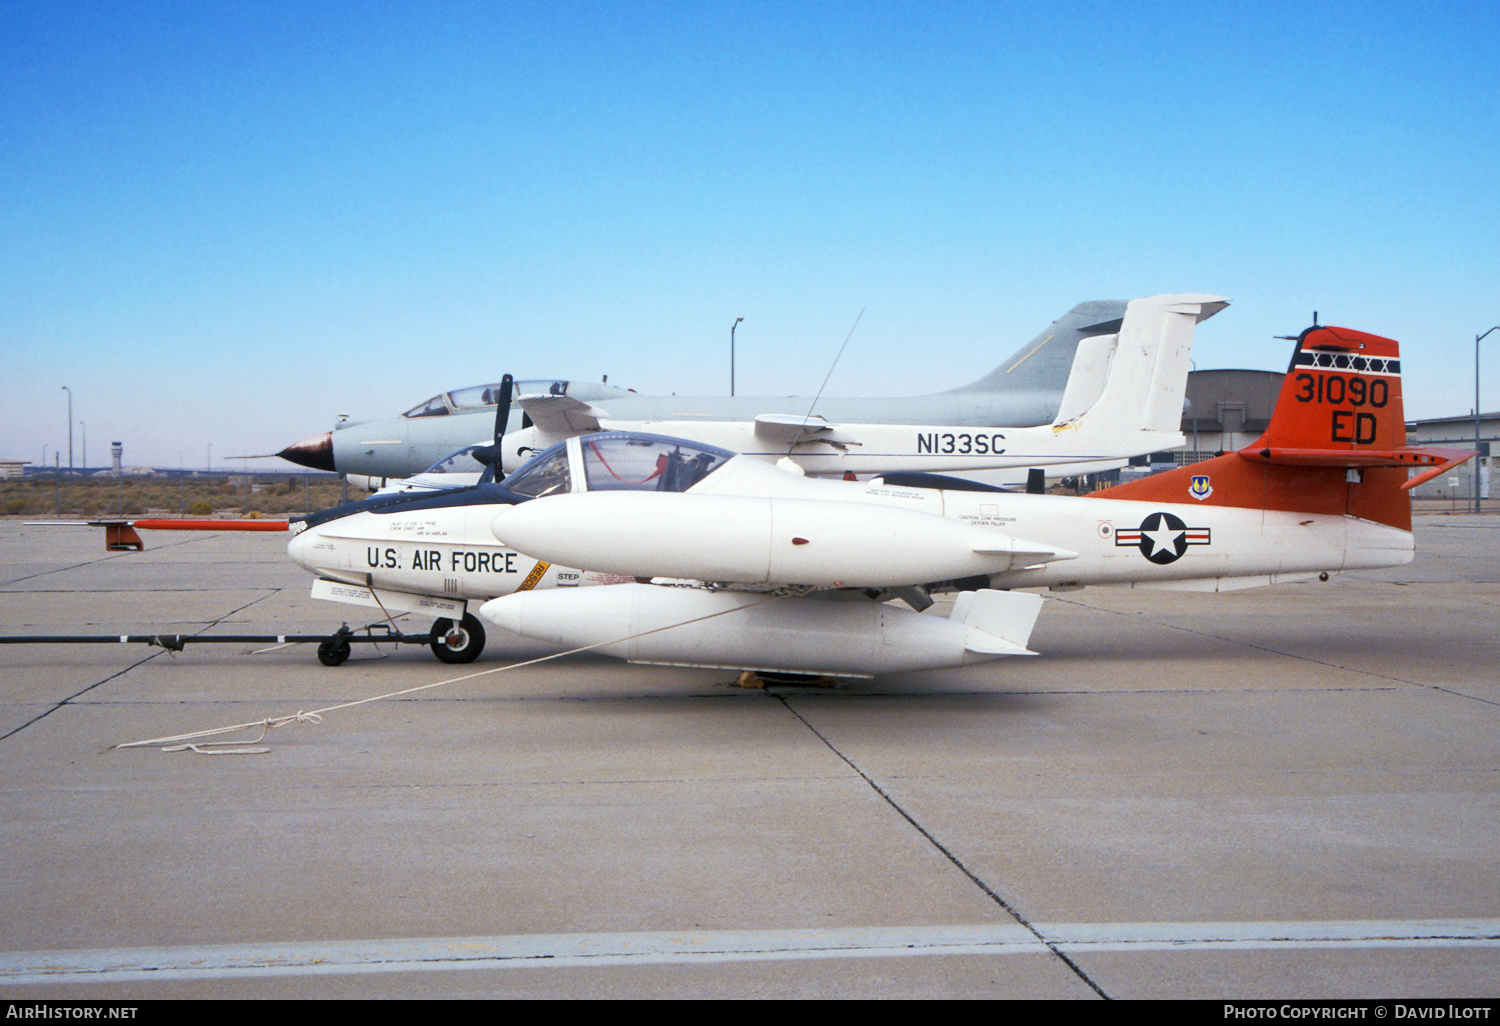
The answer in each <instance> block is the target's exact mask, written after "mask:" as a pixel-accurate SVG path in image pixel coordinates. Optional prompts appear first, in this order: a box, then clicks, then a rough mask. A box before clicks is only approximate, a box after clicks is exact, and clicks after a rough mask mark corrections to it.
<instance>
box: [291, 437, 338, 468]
mask: <svg viewBox="0 0 1500 1026" xmlns="http://www.w3.org/2000/svg"><path fill="white" fill-rule="evenodd" d="M276 455H277V456H280V457H281V458H282V459H284V460H287V461H288V462H291V463H295V464H297V465H298V466H299V467H307V468H309V469H310V470H326V471H328V473H330V474H337V473H338V468H337V467H336V466H334V463H333V432H332V431H325V432H323V433H322V434H321V435H313V436H312V437H311V438H304V439H303V440H302V441H300V442H298V443H297V444H296V445H289V446H287V447H286V448H285V449H283V450H281V451H280V452H278V453H277V454H276Z"/></svg>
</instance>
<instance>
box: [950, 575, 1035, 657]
mask: <svg viewBox="0 0 1500 1026" xmlns="http://www.w3.org/2000/svg"><path fill="white" fill-rule="evenodd" d="M1041 611H1042V596H1040V595H1035V594H1032V593H1031V592H1024V591H991V590H989V589H984V590H982V591H965V592H962V593H960V594H959V596H958V599H957V601H955V602H954V603H953V612H952V613H950V614H949V616H948V619H950V620H954V621H956V622H958V623H962V624H963V625H964V630H965V641H964V647H965V649H966V650H967V651H969V652H974V653H976V654H980V655H1036V653H1035V652H1033V651H1031V650H1030V649H1029V648H1027V647H1026V643H1027V642H1028V641H1030V640H1031V629H1032V628H1033V627H1034V626H1036V618H1037V616H1038V615H1039V614H1040V613H1041Z"/></svg>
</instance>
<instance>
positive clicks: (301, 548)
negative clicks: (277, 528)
mask: <svg viewBox="0 0 1500 1026" xmlns="http://www.w3.org/2000/svg"><path fill="white" fill-rule="evenodd" d="M314 533H316V532H315V531H312V530H307V531H303V532H302V533H300V534H298V535H296V536H295V537H293V538H292V540H291V541H289V542H287V543H286V554H287V558H289V559H290V560H291V561H292V562H293V563H296V564H297V565H298V566H300V567H301V568H302V569H304V570H311V569H312V566H311V565H310V564H311V559H310V557H311V555H312V552H311V539H310V537H309V536H310V535H312V534H314Z"/></svg>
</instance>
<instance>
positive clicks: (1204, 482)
mask: <svg viewBox="0 0 1500 1026" xmlns="http://www.w3.org/2000/svg"><path fill="white" fill-rule="evenodd" d="M1213 493H1214V486H1213V485H1211V484H1209V481H1208V475H1207V474H1194V475H1193V481H1192V483H1191V484H1189V485H1188V494H1189V495H1191V496H1192V497H1193V498H1195V499H1197V500H1198V501H1199V502H1202V501H1203V500H1204V499H1206V498H1208V497H1209V496H1210V495H1212V494H1213Z"/></svg>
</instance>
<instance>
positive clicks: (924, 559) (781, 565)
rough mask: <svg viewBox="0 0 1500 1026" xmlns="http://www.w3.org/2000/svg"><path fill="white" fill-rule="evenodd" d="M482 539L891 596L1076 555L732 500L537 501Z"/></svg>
mask: <svg viewBox="0 0 1500 1026" xmlns="http://www.w3.org/2000/svg"><path fill="white" fill-rule="evenodd" d="M491 530H492V531H493V532H494V534H495V537H496V538H498V539H499V540H500V541H501V542H503V543H504V544H506V545H509V546H512V547H514V548H515V549H516V550H517V551H519V552H525V553H527V554H529V555H532V556H535V557H536V558H538V559H544V560H548V561H551V562H554V563H564V564H566V565H568V566H586V567H589V568H590V569H594V570H599V571H602V572H605V573H612V574H620V575H623V576H627V577H668V578H685V579H691V580H697V581H711V582H716V583H728V584H737V585H755V586H759V585H768V584H775V585H797V586H806V587H813V588H885V587H901V586H905V585H909V584H911V583H912V582H913V581H922V582H927V581H948V580H955V579H957V578H961V577H973V576H977V575H988V574H997V573H1004V572H1005V571H1006V570H1010V569H1019V568H1020V567H1025V566H1029V565H1031V564H1033V563H1038V562H1043V561H1046V560H1053V559H1071V558H1073V557H1074V556H1075V555H1076V553H1072V552H1068V551H1066V550H1062V549H1057V548H1054V547H1052V546H1049V545H1042V544H1040V543H1037V542H1028V541H1024V540H1022V539H1019V538H1013V537H1011V536H1010V535H1007V534H1003V533H1001V532H999V531H995V530H992V529H990V528H986V527H978V526H975V525H973V524H966V523H962V522H960V521H957V520H949V519H946V518H944V517H940V516H934V515H932V514H930V513H923V512H919V511H916V510H909V509H899V508H893V507H888V506H876V505H870V504H866V503H856V502H838V501H826V500H817V499H783V498H763V497H756V496H741V495H692V494H671V493H666V494H663V493H657V492H614V493H611V492H584V493H574V494H569V495H557V496H548V497H545V498H541V499H536V500H533V501H532V502H526V503H522V504H520V505H519V506H512V507H508V508H507V509H504V510H502V511H501V512H500V513H499V514H498V515H497V516H496V517H495V519H494V520H493V521H492V522H491Z"/></svg>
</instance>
